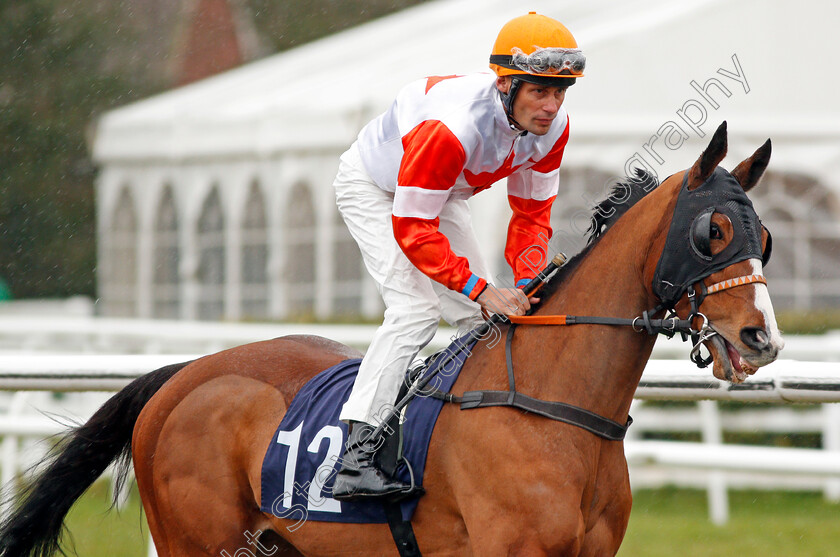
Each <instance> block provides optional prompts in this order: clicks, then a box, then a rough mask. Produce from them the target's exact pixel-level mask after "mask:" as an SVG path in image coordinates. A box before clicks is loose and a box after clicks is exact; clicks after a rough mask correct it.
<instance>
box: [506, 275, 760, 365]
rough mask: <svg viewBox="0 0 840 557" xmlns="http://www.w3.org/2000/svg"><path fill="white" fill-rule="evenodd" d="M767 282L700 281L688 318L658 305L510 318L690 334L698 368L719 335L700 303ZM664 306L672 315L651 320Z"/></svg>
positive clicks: (690, 296) (523, 322) (691, 295)
mask: <svg viewBox="0 0 840 557" xmlns="http://www.w3.org/2000/svg"><path fill="white" fill-rule="evenodd" d="M757 282H759V283H762V284H767V279H766V278H764V276H763V275H758V274H753V275H744V276H740V277H736V278H732V279H727V280H723V281H720V282H716V283H715V284H713V285H711V286H708V287H707V286H706V285H705V284H704V283H703V282H702V281H701V282H698V283H697V285H696V286H697V287H698V288H699V289H700V295H699V296H698V295H697V290H695V288H694V287H692V288H689V290H688V293H687V294H686V295H687V296H688V300H689V303H690V304H691V313H690V314H689V316H688V319H680V318H679V317H677V316H676V314H675V313H674V308H673V307H669V308H665V307H662V306H661V305H660V306H657V307H655V308H653V309H651V310H648V311H644V312H642V315H641V316H639V317H634V318H632V319H628V318H621V317H598V316H591V315H519V316H517V315H508V316H507V319H508V320H509V321H510V322H511V323H513V324H515V325H615V326H620V327H621V326H625V327H633V330H634V331H636V332H637V333H641V332H645V331H646V332H647V333H648V334H649V335H655V334H664V335H666V336H668V337H669V338H670V337H672V336H674V334H676V333H680V334H681V335H682V337H683V340H687V336H690V337H691V340H692V343H693V344H694V346H693V347H692V349H691V356H690V358H691V361H692V362H694V363H695V364H697V366H698V367H700V368H704V367H706V366H708V365H709V364H710V363H711V361H712V360H711V357H709V358H703V357H702V356H700V346H701V345H702V343H703V342H705V341H706V340H708V339H710V338H711V337H713V336H715V335H716V334H717V332H715V331H714V330H713V329H712V328H711V327H709V320H708V319H707V318H706V316H705V315H703V314H702V313H701V312H700V304H702V303H703V300H705V299H706V296H711V295H712V294H716V293H718V292H723V291H724V290H728V289H730V288H735V287H736V286H746V285H748V284H754V283H757ZM663 309H668V310H669V311H671V312H672V313H671V315H670V316H669V317H666V318H663V319H651V317H650V316H651V315H654V314H656V313H658V312H660V311H662V310H663ZM697 317H699V318H701V319H702V320H703V325H702V326H701V327H700V329H699V330H698V329H694V328H693V326H692V322H693V321H694V319H695V318H697Z"/></svg>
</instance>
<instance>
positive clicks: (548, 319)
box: [507, 315, 567, 325]
mask: <svg viewBox="0 0 840 557" xmlns="http://www.w3.org/2000/svg"><path fill="white" fill-rule="evenodd" d="M507 319H508V320H510V322H511V323H515V324H517V325H567V323H566V316H565V315H508V316H507Z"/></svg>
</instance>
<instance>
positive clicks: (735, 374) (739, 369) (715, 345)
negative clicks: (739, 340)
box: [705, 333, 758, 384]
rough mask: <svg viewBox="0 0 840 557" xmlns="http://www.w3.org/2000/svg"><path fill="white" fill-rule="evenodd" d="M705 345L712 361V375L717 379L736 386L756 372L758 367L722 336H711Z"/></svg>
mask: <svg viewBox="0 0 840 557" xmlns="http://www.w3.org/2000/svg"><path fill="white" fill-rule="evenodd" d="M705 344H706V348H708V349H709V352H710V353H711V355H712V358H713V359H714V367H713V368H712V373H714V375H715V377H717V378H718V379H722V380H724V381H729V382H731V383H736V384H737V383H743V382H744V381H745V380H746V379H747V377H749V376H750V375H752V374H754V373H755V372H756V371H758V366H756V365H753V364H751V363H749V362H748V361H747V360H746V359H745V358H744V357H743V356H742V355H741V353H740V352H738V349H737V348H735V346H734V345H733V344H732V343H731V342H729V341H728V340H726V338H725V337H724V336H723V335H722V334H720V333H718V334H716V335H714V336H712V337H711V338H710V339H709V340H707V341H706V343H705Z"/></svg>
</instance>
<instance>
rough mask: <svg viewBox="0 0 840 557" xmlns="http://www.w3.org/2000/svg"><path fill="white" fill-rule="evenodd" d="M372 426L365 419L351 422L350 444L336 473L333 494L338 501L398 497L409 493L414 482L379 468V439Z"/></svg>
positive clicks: (348, 441) (348, 440)
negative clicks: (375, 457)
mask: <svg viewBox="0 0 840 557" xmlns="http://www.w3.org/2000/svg"><path fill="white" fill-rule="evenodd" d="M373 429H374V428H373V426H371V425H368V424H366V423H362V422H351V424H350V434H349V435H348V438H347V446H346V448H345V450H344V455H343V456H342V457H341V469H340V470H339V471H338V474H337V475H336V477H335V484H334V485H333V490H332V496H333V498H335V499H338V500H339V501H348V500H353V499H360V498H365V497H385V496H390V498H392V499H399V498H400V495H401V494H408V493H409V492H410V491H411V486H410V485H408V484H404V483H402V482H400V481H399V480H396V479H394V478H391V477H389V476H388V475H387V474H385V473H384V472H383V471H382V470H380V469H379V468H378V467H377V465H376V461H375V459H374V456H375V454H376V450H377V449H378V448H379V447H378V446H377V441H379V442H381V441H380V438H379V437H377V438H372V437H371V433H372V432H373Z"/></svg>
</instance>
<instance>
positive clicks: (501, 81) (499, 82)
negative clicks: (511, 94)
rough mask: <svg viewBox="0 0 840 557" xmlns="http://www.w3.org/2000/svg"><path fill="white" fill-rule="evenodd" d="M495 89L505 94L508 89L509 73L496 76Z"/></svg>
mask: <svg viewBox="0 0 840 557" xmlns="http://www.w3.org/2000/svg"><path fill="white" fill-rule="evenodd" d="M496 89H498V90H499V91H501V92H502V93H504V94H507V93H508V91H510V76H509V75H501V76H499V77H497V78H496Z"/></svg>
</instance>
